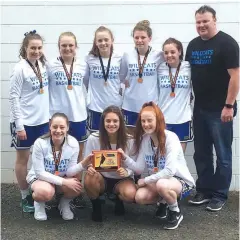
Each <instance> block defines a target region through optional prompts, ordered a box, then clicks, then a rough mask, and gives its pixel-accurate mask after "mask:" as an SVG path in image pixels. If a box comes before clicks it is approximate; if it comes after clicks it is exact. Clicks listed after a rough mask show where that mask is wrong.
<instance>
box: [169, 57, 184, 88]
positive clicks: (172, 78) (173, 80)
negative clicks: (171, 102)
mask: <svg viewBox="0 0 240 240" xmlns="http://www.w3.org/2000/svg"><path fill="white" fill-rule="evenodd" d="M180 67H181V62H180V63H179V64H178V66H177V70H176V73H175V76H174V77H173V75H172V71H171V67H170V66H169V65H168V69H169V78H170V82H171V90H172V93H174V90H175V86H176V82H177V77H178V73H179V70H180Z"/></svg>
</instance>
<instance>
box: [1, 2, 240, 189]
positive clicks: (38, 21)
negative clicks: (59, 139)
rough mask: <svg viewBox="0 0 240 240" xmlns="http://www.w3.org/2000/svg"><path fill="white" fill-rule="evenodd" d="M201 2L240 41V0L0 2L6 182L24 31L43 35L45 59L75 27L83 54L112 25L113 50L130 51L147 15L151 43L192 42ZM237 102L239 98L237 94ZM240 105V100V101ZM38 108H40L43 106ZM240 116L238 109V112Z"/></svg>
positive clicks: (158, 45) (190, 161) (236, 158)
mask: <svg viewBox="0 0 240 240" xmlns="http://www.w3.org/2000/svg"><path fill="white" fill-rule="evenodd" d="M203 4H210V5H211V6H212V7H213V8H214V9H215V10H216V12H217V19H218V28H219V29H221V30H223V31H225V32H226V33H228V34H230V35H231V36H232V37H234V38H235V39H236V41H237V42H238V43H239V42H240V20H239V16H240V14H239V12H240V3H239V2H237V1H206V2H204V1H197V0H196V1H180V0H179V1H160V0H159V1H125V2H120V1H116V0H115V1H113V0H112V1H109V2H107V1H101V3H100V1H94V2H93V1H88V2H83V1H75V2H65V1H64V2H63V1H49V2H46V1H41V2H40V1H28V2H23V1H15V2H9V1H3V2H2V6H1V20H2V25H1V47H2V49H1V50H2V51H1V70H2V71H1V109H2V111H1V129H2V131H1V140H2V144H1V158H2V165H1V173H2V182H13V181H16V180H15V174H14V170H13V168H14V160H15V151H14V149H13V148H10V147H9V145H10V134H9V103H8V89H9V76H10V73H11V70H12V68H13V66H14V64H15V63H16V62H17V61H18V57H17V56H18V51H19V48H20V43H21V41H22V39H23V34H24V33H25V32H28V31H30V30H34V29H36V30H37V31H38V32H39V33H40V34H41V35H42V36H43V37H44V39H45V53H46V56H47V58H50V59H51V58H53V57H56V56H57V55H58V50H57V40H58V36H59V35H60V33H61V32H64V31H72V32H73V33H74V34H75V35H76V36H77V40H78V44H79V52H78V55H79V57H83V56H84V55H85V54H86V53H87V52H88V51H89V50H90V48H91V46H92V41H93V36H94V31H95V30H96V28H97V27H99V26H100V25H105V26H107V27H109V28H110V29H111V30H112V31H113V34H114V36H115V49H116V50H117V51H118V52H124V51H128V50H129V49H131V48H132V47H133V41H132V38H131V31H132V29H133V27H134V26H135V24H136V23H137V22H138V21H140V20H144V19H148V20H149V21H150V22H151V27H152V29H153V40H152V45H153V46H154V47H155V48H157V49H161V45H162V43H163V41H164V40H165V39H166V38H168V37H170V36H171V37H175V38H177V39H178V40H180V41H182V42H183V45H184V49H186V46H187V44H188V42H189V41H190V40H191V39H192V38H194V37H195V36H197V34H196V31H195V23H194V13H195V11H196V10H197V9H198V8H199V7H200V6H201V5H203ZM238 103H239V99H238ZM239 105H240V103H239ZM39 107H42V106H41V105H39ZM238 116H239V114H238ZM239 125H240V120H239V117H237V118H236V119H235V120H234V141H233V178H232V184H231V189H232V190H239ZM192 154H193V145H192V144H189V146H188V148H187V152H186V158H187V162H188V165H189V167H190V170H191V173H192V174H193V176H194V177H196V170H195V166H194V162H193V158H192Z"/></svg>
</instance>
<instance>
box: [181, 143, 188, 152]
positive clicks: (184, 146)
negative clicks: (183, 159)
mask: <svg viewBox="0 0 240 240" xmlns="http://www.w3.org/2000/svg"><path fill="white" fill-rule="evenodd" d="M181 145H182V149H183V153H185V151H186V148H187V143H184V142H182V143H181Z"/></svg>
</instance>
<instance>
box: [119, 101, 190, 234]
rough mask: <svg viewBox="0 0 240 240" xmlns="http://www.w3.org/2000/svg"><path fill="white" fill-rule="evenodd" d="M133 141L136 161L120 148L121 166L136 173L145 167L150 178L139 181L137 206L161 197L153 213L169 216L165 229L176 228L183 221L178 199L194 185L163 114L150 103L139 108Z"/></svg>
mask: <svg viewBox="0 0 240 240" xmlns="http://www.w3.org/2000/svg"><path fill="white" fill-rule="evenodd" d="M135 141H136V142H135V148H134V151H135V153H134V154H133V155H134V158H135V160H136V161H134V160H133V159H131V158H130V157H128V156H127V155H126V154H125V153H124V152H123V151H122V150H121V149H119V152H121V153H122V156H123V159H125V160H124V163H125V164H126V165H127V166H128V168H130V169H132V170H133V171H134V172H135V173H136V174H142V173H143V171H144V169H145V165H147V168H148V173H149V176H147V177H145V178H141V179H139V180H138V187H139V189H138V190H137V193H136V196H135V200H136V202H137V203H139V204H153V203H156V202H158V201H159V198H160V199H161V203H160V205H159V207H158V210H157V213H156V214H157V215H158V216H159V217H160V218H166V217H167V215H168V223H167V225H166V226H165V229H175V228H177V227H178V225H179V224H180V222H181V221H182V220H183V215H182V213H181V210H180V208H179V205H178V201H177V199H178V198H181V196H182V194H185V195H186V194H187V193H189V192H190V190H191V189H192V188H193V187H194V186H195V183H194V180H193V178H192V176H191V174H190V172H189V170H188V167H187V164H186V161H185V158H184V154H183V150H182V147H181V144H180V141H179V139H178V137H177V135H176V134H175V133H173V132H170V131H168V130H166V129H165V121H164V117H163V114H162V112H161V110H160V109H159V107H158V106H157V105H156V104H155V103H153V102H150V103H145V104H144V105H143V107H142V109H141V112H140V114H139V117H138V120H137V124H136V133H135ZM163 202H164V203H163ZM167 213H168V214H167Z"/></svg>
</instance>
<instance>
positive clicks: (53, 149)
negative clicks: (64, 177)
mask: <svg viewBox="0 0 240 240" xmlns="http://www.w3.org/2000/svg"><path fill="white" fill-rule="evenodd" d="M64 142H65V138H64V140H63V142H62V144H61V147H60V151H59V154H58V157H57V155H56V150H55V147H54V144H53V141H52V139H51V140H50V143H51V147H52V154H53V160H54V163H55V174H56V173H58V165H59V163H60V161H61V156H62V146H63V144H64ZM56 175H58V174H56Z"/></svg>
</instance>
